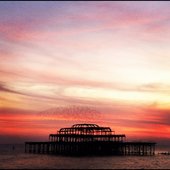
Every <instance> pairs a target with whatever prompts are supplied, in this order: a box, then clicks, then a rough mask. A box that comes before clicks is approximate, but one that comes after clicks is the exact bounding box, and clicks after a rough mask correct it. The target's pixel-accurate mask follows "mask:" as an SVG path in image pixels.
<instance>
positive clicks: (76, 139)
mask: <svg viewBox="0 0 170 170" xmlns="http://www.w3.org/2000/svg"><path fill="white" fill-rule="evenodd" d="M125 139H126V136H125V134H115V132H114V131H112V130H111V128H110V127H101V126H98V125H96V124H75V125H73V126H71V127H69V128H61V129H60V130H59V131H57V133H56V134H50V135H49V141H47V142H25V152H29V153H47V154H64V155H148V156H151V155H154V154H155V143H154V142H126V141H125Z"/></svg>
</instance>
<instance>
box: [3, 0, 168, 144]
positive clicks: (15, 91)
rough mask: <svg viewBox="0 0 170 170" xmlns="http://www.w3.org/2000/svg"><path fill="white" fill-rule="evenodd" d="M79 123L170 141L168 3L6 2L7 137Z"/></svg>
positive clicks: (33, 135)
mask: <svg viewBox="0 0 170 170" xmlns="http://www.w3.org/2000/svg"><path fill="white" fill-rule="evenodd" d="M75 123H96V124H99V125H101V126H109V127H111V128H112V129H113V130H115V132H116V133H121V134H122V133H125V134H126V136H127V139H129V140H131V139H132V140H134V139H137V140H143V139H148V140H150V139H155V140H158V141H159V138H161V139H163V140H170V2H168V1H166V2H165V1H164V2H161V1H153V2H152V1H150V2H146V1H145V2H134V1H133V2H128V1H124V2H123V1H122V2H116V1H107V2H106V1H93V2H90V1H87V2H85V1H79V2H75V1H74V2H73V1H72V2H71V1H70V2H68V1H65V2H62V1H56V2H54V1H51V2H47V1H41V2H38V1H37V2H34V1H32V2H24V1H23V2H17V1H16V2H5V1H4V2H2V1H1V2H0V143H12V142H18V143H19V142H23V141H25V140H48V134H49V133H55V132H56V131H57V130H59V128H62V127H68V126H71V125H73V124H75Z"/></svg>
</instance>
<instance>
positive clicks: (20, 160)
mask: <svg viewBox="0 0 170 170" xmlns="http://www.w3.org/2000/svg"><path fill="white" fill-rule="evenodd" d="M169 168H170V155H158V154H157V152H156V155H155V156H103V157H97V156H94V157H69V156H59V155H44V154H29V153H24V145H15V149H13V145H0V169H169Z"/></svg>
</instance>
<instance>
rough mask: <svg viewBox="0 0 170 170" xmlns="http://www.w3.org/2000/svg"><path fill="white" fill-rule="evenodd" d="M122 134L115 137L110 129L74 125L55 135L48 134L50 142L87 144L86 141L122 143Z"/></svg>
mask: <svg viewBox="0 0 170 170" xmlns="http://www.w3.org/2000/svg"><path fill="white" fill-rule="evenodd" d="M124 139H125V135H124V134H119V135H116V134H115V132H114V131H112V130H111V129H110V127H100V126H98V125H96V124H75V125H73V126H72V127H70V128H61V129H60V130H59V131H58V132H57V134H50V135H49V140H50V141H51V142H61V141H62V142H87V141H117V142H123V141H124Z"/></svg>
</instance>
